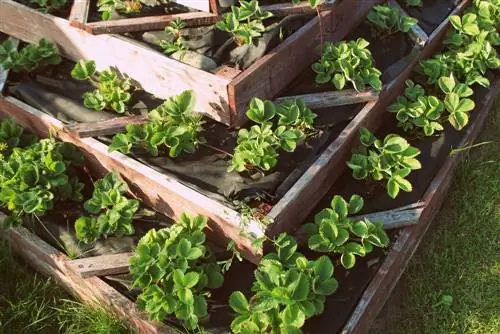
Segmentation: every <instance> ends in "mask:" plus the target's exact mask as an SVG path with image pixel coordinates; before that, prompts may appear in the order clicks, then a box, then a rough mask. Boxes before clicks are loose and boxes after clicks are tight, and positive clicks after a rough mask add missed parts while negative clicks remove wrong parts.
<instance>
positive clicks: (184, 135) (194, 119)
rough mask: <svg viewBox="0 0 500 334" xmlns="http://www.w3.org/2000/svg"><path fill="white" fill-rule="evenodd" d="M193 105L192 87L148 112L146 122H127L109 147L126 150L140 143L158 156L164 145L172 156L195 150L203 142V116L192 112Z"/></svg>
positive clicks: (126, 151) (111, 149)
mask: <svg viewBox="0 0 500 334" xmlns="http://www.w3.org/2000/svg"><path fill="white" fill-rule="evenodd" d="M194 105H195V95H194V92H193V91H191V90H187V91H184V92H182V93H180V94H179V95H177V96H174V97H171V98H169V99H167V100H166V101H165V102H163V103H162V104H161V105H160V106H158V107H157V108H156V109H154V110H152V111H151V112H150V113H149V122H148V123H147V124H144V125H137V124H130V125H127V127H126V133H119V134H117V135H115V136H114V137H113V140H112V142H111V145H110V146H109V151H110V152H112V151H120V152H122V153H125V154H127V153H130V150H131V149H132V147H134V146H136V145H141V146H143V147H145V148H147V150H148V151H149V152H150V153H151V154H152V155H154V156H157V155H158V154H159V147H160V146H162V145H163V146H166V147H167V148H168V149H169V155H170V157H172V158H175V157H178V156H179V155H180V154H181V153H183V152H186V153H194V152H195V151H196V148H197V146H198V144H199V143H203V142H205V139H204V138H203V137H202V136H200V132H201V130H202V129H203V128H202V125H203V120H202V117H201V115H199V114H196V113H194V111H193V110H194Z"/></svg>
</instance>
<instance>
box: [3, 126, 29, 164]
mask: <svg viewBox="0 0 500 334" xmlns="http://www.w3.org/2000/svg"><path fill="white" fill-rule="evenodd" d="M28 136H29V135H28V134H25V133H24V128H23V127H22V126H21V125H19V124H17V123H16V121H15V120H14V119H13V118H8V119H5V120H3V121H2V122H1V123H0V152H1V153H0V158H1V159H0V160H3V159H4V158H5V156H9V155H10V153H11V152H12V150H13V149H14V148H15V147H18V146H19V145H20V144H21V141H23V139H34V138H26V137H28ZM24 141H26V140H24ZM31 141H32V140H31ZM24 144H26V143H24ZM31 144H32V143H31Z"/></svg>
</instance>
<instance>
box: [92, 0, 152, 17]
mask: <svg viewBox="0 0 500 334" xmlns="http://www.w3.org/2000/svg"><path fill="white" fill-rule="evenodd" d="M141 8H142V4H141V1H140V0H99V1H98V2H97V11H98V12H100V13H101V19H102V20H105V21H107V20H110V19H111V17H112V14H113V12H118V13H122V14H132V13H139V12H140V11H141Z"/></svg>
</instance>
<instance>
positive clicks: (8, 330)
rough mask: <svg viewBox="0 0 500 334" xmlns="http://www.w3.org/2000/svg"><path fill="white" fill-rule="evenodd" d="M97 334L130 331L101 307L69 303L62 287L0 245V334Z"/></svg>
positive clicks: (118, 333)
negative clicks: (30, 267) (34, 270)
mask: <svg viewBox="0 0 500 334" xmlns="http://www.w3.org/2000/svg"><path fill="white" fill-rule="evenodd" d="M14 333H15V334H24V333H26V334H28V333H30V334H32V333H42V334H45V333H46V334H57V333H71V334H83V333H88V334H90V333H92V334H93V333H97V334H121V333H130V330H128V329H127V327H126V326H125V325H124V324H123V323H122V322H121V321H120V320H118V319H117V318H115V317H114V316H112V315H111V314H109V313H108V312H106V311H105V310H104V309H103V308H101V307H90V306H87V305H84V304H81V303H79V302H75V301H72V300H70V296H69V295H67V294H66V293H65V292H64V291H63V290H62V288H60V287H59V286H57V285H56V284H55V283H54V282H53V281H51V280H49V279H47V278H45V277H43V276H40V275H38V274H36V273H35V272H33V271H32V270H31V269H29V268H28V267H27V266H26V265H24V264H23V263H21V262H19V261H18V260H16V259H15V258H14V257H13V255H12V252H11V250H10V248H9V245H8V244H6V243H5V242H1V243H0V334H14Z"/></svg>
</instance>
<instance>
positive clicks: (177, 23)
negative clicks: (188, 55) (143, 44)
mask: <svg viewBox="0 0 500 334" xmlns="http://www.w3.org/2000/svg"><path fill="white" fill-rule="evenodd" d="M185 27H186V23H184V21H182V20H181V19H180V18H177V19H175V20H174V21H172V22H170V24H169V25H168V26H166V27H165V33H167V34H169V35H172V36H173V38H174V39H173V40H172V41H167V40H162V41H160V47H161V48H162V49H163V53H165V54H167V55H170V54H172V53H175V52H177V51H182V50H186V47H185V45H184V38H183V37H182V32H181V30H182V29H184V28H185Z"/></svg>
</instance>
